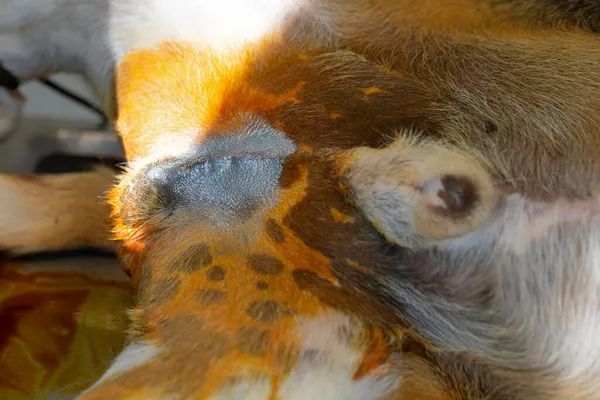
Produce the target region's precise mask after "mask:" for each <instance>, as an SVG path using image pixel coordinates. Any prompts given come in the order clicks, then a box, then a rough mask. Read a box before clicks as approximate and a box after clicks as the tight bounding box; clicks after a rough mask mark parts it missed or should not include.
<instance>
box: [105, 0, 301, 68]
mask: <svg viewBox="0 0 600 400" xmlns="http://www.w3.org/2000/svg"><path fill="white" fill-rule="evenodd" d="M302 2H303V1H302V0H301V1H299V0H220V1H206V0H171V1H163V0H149V1H145V2H140V1H139V0H125V1H114V2H113V3H112V7H111V21H110V26H111V29H110V31H111V32H110V38H111V45H112V48H113V51H114V54H115V55H116V58H117V60H120V59H121V58H122V56H123V55H124V54H126V53H127V52H129V51H132V50H137V49H142V48H151V47H154V46H155V45H156V44H158V43H160V42H163V41H166V40H173V41H179V42H187V43H193V44H201V45H208V46H211V47H215V48H223V47H229V46H232V45H236V44H240V43H242V42H246V41H253V40H257V39H260V38H261V37H263V36H264V35H266V34H269V33H271V32H273V31H278V30H280V28H281V26H282V25H283V23H284V21H285V17H286V16H287V15H288V14H289V13H290V12H292V11H294V10H296V9H297V8H298V7H299V4H301V3H302Z"/></svg>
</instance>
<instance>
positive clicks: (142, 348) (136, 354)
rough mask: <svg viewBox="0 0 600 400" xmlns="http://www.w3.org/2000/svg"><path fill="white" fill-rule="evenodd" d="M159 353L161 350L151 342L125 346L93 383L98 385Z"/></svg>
mask: <svg viewBox="0 0 600 400" xmlns="http://www.w3.org/2000/svg"><path fill="white" fill-rule="evenodd" d="M161 353H162V350H161V349H160V348H159V347H157V346H155V345H153V344H152V343H149V342H138V343H132V344H130V345H128V346H127V347H125V349H124V350H123V351H122V352H121V354H119V356H118V357H117V358H116V359H115V360H114V361H113V363H112V364H111V366H110V368H109V369H108V370H107V371H106V372H105V373H104V375H102V378H100V380H98V382H96V384H95V385H98V384H99V383H101V382H103V381H104V380H106V379H108V378H110V377H111V376H113V375H117V374H119V373H121V372H124V371H128V370H130V369H133V368H135V367H138V366H140V365H143V364H145V363H147V362H148V361H150V360H152V359H154V358H156V357H158V356H159V355H160V354H161ZM95 385H94V386H95ZM92 387H93V386H92Z"/></svg>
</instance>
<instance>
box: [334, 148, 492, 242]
mask: <svg viewBox="0 0 600 400" xmlns="http://www.w3.org/2000/svg"><path fill="white" fill-rule="evenodd" d="M346 174H347V176H346V177H347V180H348V184H349V186H350V188H351V191H352V195H353V198H354V200H355V201H356V203H357V205H358V206H359V207H360V208H361V210H362V211H363V213H364V214H365V215H366V217H367V218H368V219H369V220H370V221H371V222H372V223H373V224H374V225H375V226H376V227H377V229H378V230H379V231H380V232H381V233H382V234H384V235H385V236H386V238H387V239H388V240H390V241H391V242H394V243H398V244H401V245H403V246H407V247H426V246H430V245H435V244H436V243H439V242H441V241H444V240H446V239H451V238H455V237H457V236H460V235H464V234H466V233H468V232H471V231H473V230H475V229H476V228H477V227H478V226H480V224H481V223H482V222H483V221H485V220H486V219H487V218H488V217H489V216H490V214H491V212H492V210H493V209H494V207H495V205H496V204H497V198H498V194H497V191H496V189H495V187H494V184H493V182H492V179H491V177H490V175H489V174H488V172H487V170H486V169H485V168H484V167H483V166H482V165H481V163H479V162H478V161H477V160H476V159H474V158H472V157H470V156H468V155H466V154H462V153H461V152H458V151H455V150H451V149H449V148H446V147H443V146H441V145H437V144H433V143H428V142H421V143H415V144H410V143H407V142H406V141H404V140H403V139H401V138H400V139H398V140H397V141H396V142H395V143H394V144H392V145H390V146H389V147H387V148H385V149H378V150H376V149H367V148H363V149H359V150H357V151H356V152H355V153H354V155H353V156H352V158H351V161H350V162H349V164H348V169H347V170H346Z"/></svg>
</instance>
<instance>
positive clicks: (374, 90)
mask: <svg viewBox="0 0 600 400" xmlns="http://www.w3.org/2000/svg"><path fill="white" fill-rule="evenodd" d="M362 92H363V93H364V94H365V95H366V96H370V95H372V94H377V93H380V92H383V90H382V89H381V88H378V87H375V86H371V87H368V88H366V89H363V91H362Z"/></svg>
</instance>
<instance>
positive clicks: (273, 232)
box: [267, 218, 285, 244]
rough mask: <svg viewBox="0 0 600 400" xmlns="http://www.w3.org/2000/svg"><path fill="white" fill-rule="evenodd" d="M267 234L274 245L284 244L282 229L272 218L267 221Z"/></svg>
mask: <svg viewBox="0 0 600 400" xmlns="http://www.w3.org/2000/svg"><path fill="white" fill-rule="evenodd" d="M267 234H268V235H269V237H270V238H271V239H272V240H273V241H274V242H275V243H280V244H281V243H284V242H285V234H284V233H283V229H282V228H281V226H279V224H278V223H277V222H275V220H274V219H272V218H271V219H269V220H268V221H267Z"/></svg>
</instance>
